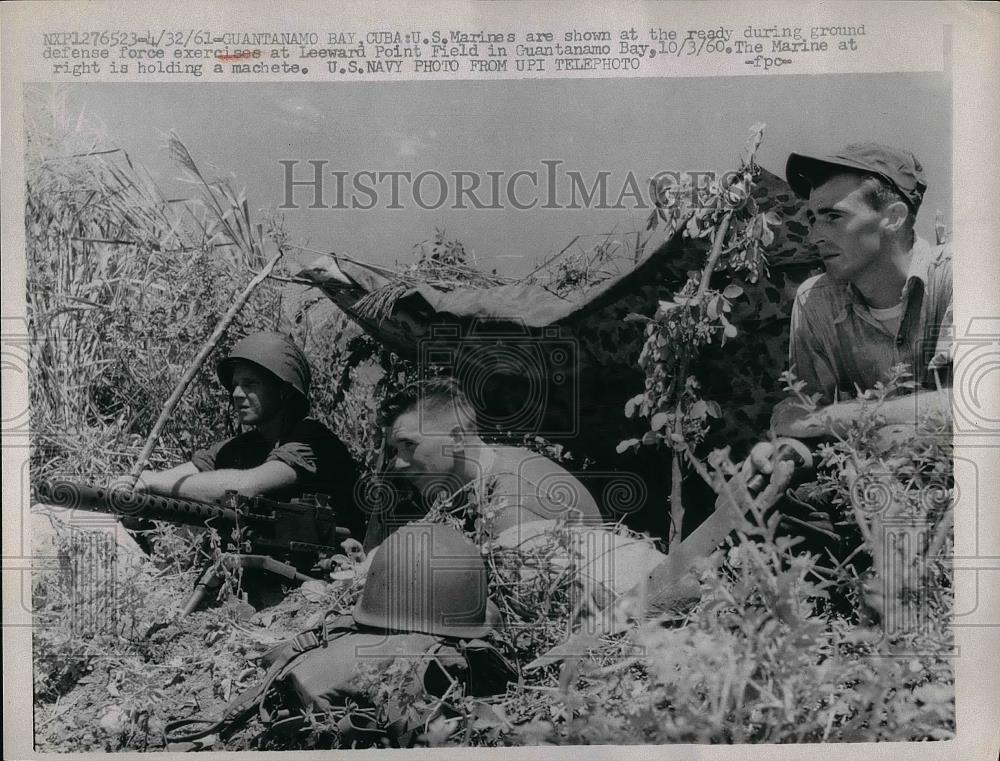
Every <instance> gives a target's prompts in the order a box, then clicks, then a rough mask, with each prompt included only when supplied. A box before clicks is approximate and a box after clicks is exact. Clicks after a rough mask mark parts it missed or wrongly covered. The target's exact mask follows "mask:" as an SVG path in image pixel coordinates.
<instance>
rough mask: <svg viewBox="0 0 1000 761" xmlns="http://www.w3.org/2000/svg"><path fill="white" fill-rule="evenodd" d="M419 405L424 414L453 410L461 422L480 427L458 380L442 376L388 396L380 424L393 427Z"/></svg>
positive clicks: (380, 416)
mask: <svg viewBox="0 0 1000 761" xmlns="http://www.w3.org/2000/svg"><path fill="white" fill-rule="evenodd" d="M418 405H419V406H420V407H421V408H422V409H423V410H424V411H435V412H436V411H439V410H453V411H454V412H455V415H456V417H457V419H458V420H460V421H461V422H462V423H464V424H466V425H468V426H469V427H470V428H476V427H477V421H476V411H475V410H474V409H473V407H472V405H471V404H470V403H469V399H468V397H467V396H466V394H465V392H464V391H463V390H462V386H461V384H460V383H459V382H458V380H457V379H456V378H451V377H441V378H431V379H429V380H422V381H416V382H415V383H411V384H410V385H408V386H406V387H404V388H403V389H402V390H400V391H397V392H396V393H395V394H392V395H391V396H388V397H386V399H385V401H384V402H382V406H381V407H380V408H379V415H378V419H379V424H380V425H382V426H388V425H392V424H393V423H394V422H396V420H397V419H398V418H399V416H400V415H403V414H405V413H407V412H409V411H410V410H413V409H416V408H417V407H418Z"/></svg>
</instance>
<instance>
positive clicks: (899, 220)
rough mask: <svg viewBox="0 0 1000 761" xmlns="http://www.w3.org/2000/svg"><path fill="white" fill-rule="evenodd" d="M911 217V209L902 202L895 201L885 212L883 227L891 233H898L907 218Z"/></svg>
mask: <svg viewBox="0 0 1000 761" xmlns="http://www.w3.org/2000/svg"><path fill="white" fill-rule="evenodd" d="M909 216H910V208H909V207H908V206H907V205H906V204H905V203H903V202H902V201H893V202H892V203H891V204H889V205H888V206H886V207H885V210H884V211H883V217H882V219H883V222H882V224H883V227H884V228H885V230H887V231H888V232H890V233H893V234H895V233H898V232H899V231H900V230H901V229H902V227H903V225H904V224H906V220H907V218H908V217H909Z"/></svg>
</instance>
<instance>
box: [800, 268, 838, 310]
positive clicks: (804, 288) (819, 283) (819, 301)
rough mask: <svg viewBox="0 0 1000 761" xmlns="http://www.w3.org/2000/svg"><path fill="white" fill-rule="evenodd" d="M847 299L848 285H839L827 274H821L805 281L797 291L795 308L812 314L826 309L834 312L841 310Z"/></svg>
mask: <svg viewBox="0 0 1000 761" xmlns="http://www.w3.org/2000/svg"><path fill="white" fill-rule="evenodd" d="M847 298H848V295H847V286H846V284H844V283H838V282H837V281H835V280H833V278H831V277H830V276H829V275H827V274H826V273H821V274H819V275H813V276H812V277H810V278H808V279H806V280H804V281H803V282H802V284H801V285H800V286H799V287H798V290H796V291H795V308H796V309H805V310H808V311H810V312H814V311H819V310H822V309H824V308H827V309H830V310H834V309H839V307H840V306H841V305H842V303H843V302H844V300H845V299H847Z"/></svg>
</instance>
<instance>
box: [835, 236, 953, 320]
mask: <svg viewBox="0 0 1000 761" xmlns="http://www.w3.org/2000/svg"><path fill="white" fill-rule="evenodd" d="M933 262H934V249H933V248H931V246H930V244H929V243H928V242H927V241H926V240H924V239H923V238H921V237H919V236H916V237H914V239H913V247H912V248H911V249H910V266H909V268H908V269H907V271H906V282H905V283H904V284H903V297H904V298H905V297H906V294H907V293H908V292H909V290H910V287H911V284H912V283H913V281H914V279H916V280H919V281H920V282H921V283H922V284H923V285H924V286H925V287H926V286H927V281H928V279H929V277H930V274H929V272H930V267H931V264H932V263H933ZM842 293H843V295H844V298H843V300H842V301H841V304H840V311H839V312H838V313H837V316H836V317H834V318H833V322H834V323H835V324H839V323H841V322H843V321H844V320H846V319H847V309H848V307H852V308H854V307H856V305H858V304H864V303H865V301H864V299H863V298H861V294H860V293H858V289H857V288H855V287H854V284H853V283H847V287H846V288H844V289H843V291H842Z"/></svg>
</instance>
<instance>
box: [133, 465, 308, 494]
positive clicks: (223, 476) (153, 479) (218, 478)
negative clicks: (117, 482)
mask: <svg viewBox="0 0 1000 761" xmlns="http://www.w3.org/2000/svg"><path fill="white" fill-rule="evenodd" d="M297 480H298V474H297V473H296V472H295V468H293V467H292V466H291V465H288V464H287V463H284V462H281V461H279V460H268V461H267V462H265V463H264V464H262V465H258V466H257V467H255V468H248V469H246V470H234V469H230V468H224V469H222V470H209V471H205V472H199V470H198V468H197V467H195V465H194V464H193V463H190V462H187V463H184V464H183V465H178V466H177V467H175V468H171V469H170V470H165V471H159V472H158V471H145V472H144V473H143V474H142V475H141V476H140V478H139V482H140V484H141V487H139V488H141V489H142V490H143V491H148V492H152V493H154V494H162V495H164V496H168V497H178V498H181V499H193V500H197V501H199V502H216V501H218V500H220V499H222V497H223V496H224V495H225V493H226V492H227V491H230V490H234V491H237V492H239V493H240V494H242V495H244V496H248V497H252V496H255V495H258V494H265V495H266V494H269V493H271V492H274V491H279V490H281V489H285V488H288V487H291V486H294V485H295V483H296V482H297ZM137 486H138V485H137Z"/></svg>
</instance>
